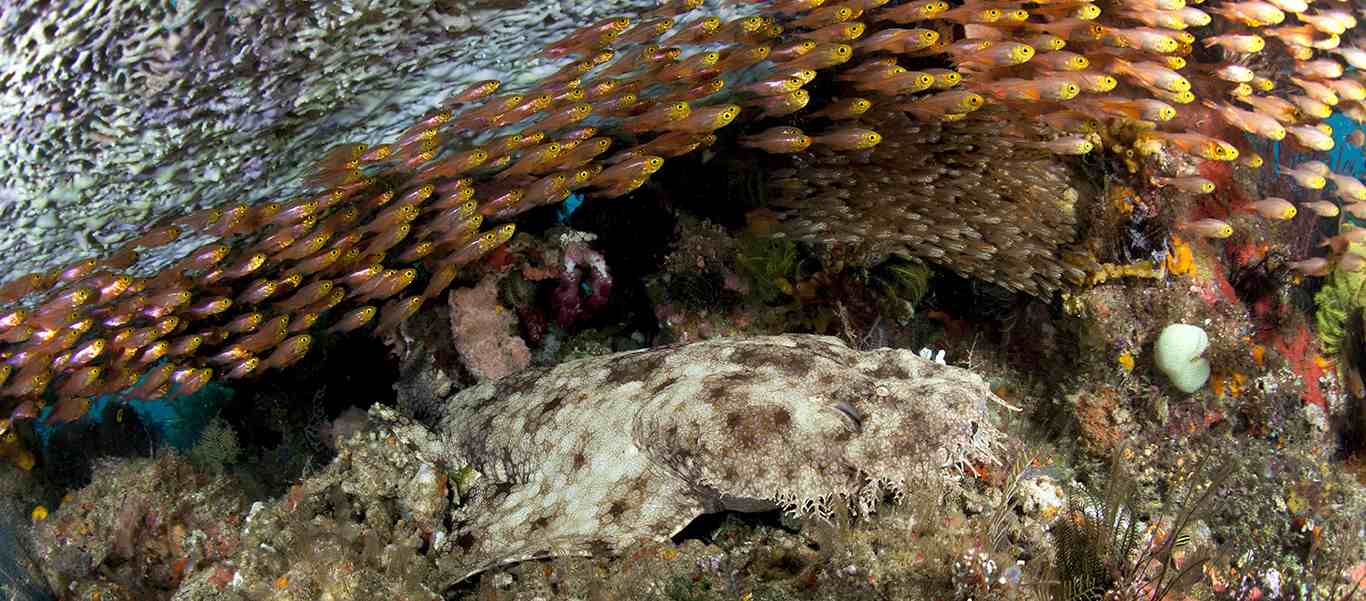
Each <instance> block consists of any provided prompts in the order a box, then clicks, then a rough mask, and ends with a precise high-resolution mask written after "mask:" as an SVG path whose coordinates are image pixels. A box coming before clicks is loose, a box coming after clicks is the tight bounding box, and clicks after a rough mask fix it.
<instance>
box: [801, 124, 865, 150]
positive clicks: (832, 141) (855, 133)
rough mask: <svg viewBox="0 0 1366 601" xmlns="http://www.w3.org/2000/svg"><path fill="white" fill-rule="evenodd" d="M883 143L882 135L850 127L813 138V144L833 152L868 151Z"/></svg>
mask: <svg viewBox="0 0 1366 601" xmlns="http://www.w3.org/2000/svg"><path fill="white" fill-rule="evenodd" d="M881 142H882V134H879V133H877V132H875V131H873V130H871V129H864V128H860V127H848V128H843V129H837V130H834V131H831V132H827V133H824V134H821V135H816V136H811V143H812V144H813V145H816V146H824V147H826V148H830V149H833V150H867V149H869V148H872V147H874V146H877V145H878V144H879V143H881Z"/></svg>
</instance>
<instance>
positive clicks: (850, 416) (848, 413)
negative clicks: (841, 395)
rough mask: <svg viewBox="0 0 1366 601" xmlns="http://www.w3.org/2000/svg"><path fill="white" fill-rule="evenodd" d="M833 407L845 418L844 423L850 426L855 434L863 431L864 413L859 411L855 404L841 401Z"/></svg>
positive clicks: (850, 429)
mask: <svg viewBox="0 0 1366 601" xmlns="http://www.w3.org/2000/svg"><path fill="white" fill-rule="evenodd" d="M832 409H834V410H835V412H836V413H838V414H840V416H841V417H843V418H844V421H845V424H844V425H845V426H846V427H848V428H849V431H851V432H853V433H855V434H862V433H863V414H862V413H859V410H858V409H855V408H854V406H853V405H850V404H849V403H846V402H844V401H840V402H838V403H835V405H834V406H833V407H832Z"/></svg>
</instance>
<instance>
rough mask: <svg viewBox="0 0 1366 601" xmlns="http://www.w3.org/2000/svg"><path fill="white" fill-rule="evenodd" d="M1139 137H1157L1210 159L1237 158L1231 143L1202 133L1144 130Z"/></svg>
mask: <svg viewBox="0 0 1366 601" xmlns="http://www.w3.org/2000/svg"><path fill="white" fill-rule="evenodd" d="M1139 137H1140V138H1154V139H1158V140H1161V141H1162V142H1164V143H1167V144H1170V145H1172V146H1175V147H1177V148H1180V149H1181V150H1182V151H1184V152H1187V153H1189V154H1193V155H1195V156H1198V157H1201V158H1205V159H1209V160H1211V161H1235V160H1238V149H1237V148H1234V147H1233V145H1232V144H1229V143H1228V142H1225V141H1223V140H1217V139H1214V138H1211V137H1209V136H1206V135H1202V134H1196V133H1179V132H1160V131H1153V132H1145V133H1143V134H1141V135H1140V136H1139Z"/></svg>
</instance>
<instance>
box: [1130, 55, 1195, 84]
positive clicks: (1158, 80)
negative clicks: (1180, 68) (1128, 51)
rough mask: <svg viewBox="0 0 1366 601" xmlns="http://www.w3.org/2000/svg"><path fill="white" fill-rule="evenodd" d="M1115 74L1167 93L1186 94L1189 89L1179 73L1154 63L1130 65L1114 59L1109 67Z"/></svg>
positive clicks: (1146, 62)
mask: <svg viewBox="0 0 1366 601" xmlns="http://www.w3.org/2000/svg"><path fill="white" fill-rule="evenodd" d="M1111 68H1112V69H1113V70H1114V72H1115V73H1117V74H1119V75H1123V76H1125V77H1128V78H1129V79H1132V80H1134V81H1136V82H1138V83H1140V84H1143V85H1144V86H1147V87H1149V88H1156V89H1159V90H1166V91H1168V92H1187V91H1190V89H1191V82H1190V80H1188V79H1186V78H1185V77H1184V76H1182V75H1181V74H1180V73H1177V72H1176V71H1173V70H1171V69H1168V68H1166V67H1164V66H1162V65H1159V64H1157V63H1154V62H1149V61H1142V62H1137V63H1131V62H1129V61H1126V60H1124V59H1120V58H1116V59H1115V60H1114V62H1113V63H1112V65H1111Z"/></svg>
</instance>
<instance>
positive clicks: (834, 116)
mask: <svg viewBox="0 0 1366 601" xmlns="http://www.w3.org/2000/svg"><path fill="white" fill-rule="evenodd" d="M870 108H873V101H871V100H868V99H867V98H859V97H851V98H836V99H835V100H833V101H831V102H830V103H829V104H827V105H825V106H824V107H822V108H821V110H818V111H813V112H812V113H811V114H810V116H811V117H825V118H826V119H831V120H835V121H841V120H844V119H856V118H858V117H859V116H860V115H862V114H864V113H866V112H868V109H870Z"/></svg>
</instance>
